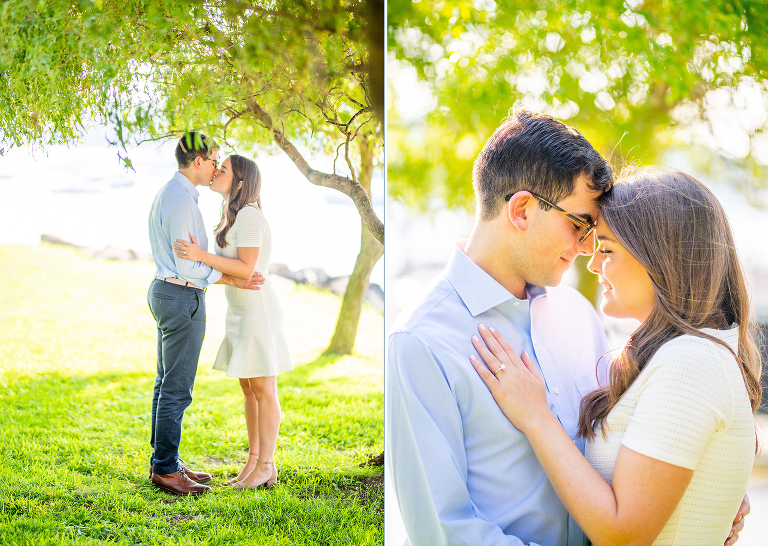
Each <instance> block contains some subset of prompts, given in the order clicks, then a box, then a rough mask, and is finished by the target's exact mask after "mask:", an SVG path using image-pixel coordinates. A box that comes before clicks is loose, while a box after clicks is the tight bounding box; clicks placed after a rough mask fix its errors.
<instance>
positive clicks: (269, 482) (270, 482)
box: [232, 461, 277, 489]
mask: <svg viewBox="0 0 768 546" xmlns="http://www.w3.org/2000/svg"><path fill="white" fill-rule="evenodd" d="M256 464H271V465H272V476H270V477H269V478H268V479H267V480H266V481H264V482H262V483H258V484H256V485H252V486H247V485H245V483H244V482H243V481H238V482H235V483H233V484H232V488H233V489H258V488H259V487H264V488H265V489H269V488H270V487H272V486H274V485H275V483H277V467H276V466H275V462H274V461H256Z"/></svg>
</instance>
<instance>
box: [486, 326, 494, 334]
mask: <svg viewBox="0 0 768 546" xmlns="http://www.w3.org/2000/svg"><path fill="white" fill-rule="evenodd" d="M488 329H489V330H490V331H491V332H493V333H496V328H494V327H493V326H489V327H488Z"/></svg>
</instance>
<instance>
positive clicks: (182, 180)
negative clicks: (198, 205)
mask: <svg viewBox="0 0 768 546" xmlns="http://www.w3.org/2000/svg"><path fill="white" fill-rule="evenodd" d="M171 180H175V181H176V182H178V183H179V184H181V186H182V187H183V188H184V190H186V192H187V193H188V194H189V196H190V197H191V198H192V199H193V200H194V199H195V198H196V197H197V196H198V195H200V192H199V191H197V188H196V187H195V185H194V184H193V183H192V181H191V180H190V179H189V178H187V177H186V176H184V175H183V174H181V173H180V172H179V171H176V172H175V173H173V178H171Z"/></svg>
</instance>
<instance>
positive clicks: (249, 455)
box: [224, 452, 259, 485]
mask: <svg viewBox="0 0 768 546" xmlns="http://www.w3.org/2000/svg"><path fill="white" fill-rule="evenodd" d="M251 457H256V461H257V462H258V460H259V454H258V453H250V452H249V453H248V461H250V460H251ZM248 461H246V463H245V466H248ZM252 471H253V470H251V471H250V472H248V474H250V473H251V472H252ZM240 472H242V470H241V471H240ZM248 474H246V475H245V476H243V478H242V479H246V478H247V477H248ZM239 481H240V475H239V474H238V475H237V476H235V477H234V478H230V479H228V480H227V481H225V482H224V485H233V484H235V483H237V482H239Z"/></svg>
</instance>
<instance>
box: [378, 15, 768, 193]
mask: <svg viewBox="0 0 768 546" xmlns="http://www.w3.org/2000/svg"><path fill="white" fill-rule="evenodd" d="M388 47H389V55H390V61H389V62H390V63H391V64H390V66H391V67H392V71H391V72H390V74H392V73H395V72H397V71H402V70H405V69H408V70H415V71H416V74H417V75H418V79H419V81H421V82H423V83H425V84H427V85H428V86H429V89H430V90H431V92H432V94H433V95H434V96H435V98H436V106H435V107H434V108H433V109H431V111H430V112H429V113H428V114H427V115H426V117H425V118H424V119H419V120H417V121H416V122H412V121H411V122H409V121H408V120H403V119H401V118H399V117H398V112H397V110H396V109H393V108H391V105H390V108H391V109H390V112H389V117H388V120H389V121H388V131H389V142H390V150H389V156H388V191H389V194H390V195H392V196H394V197H395V198H398V199H400V200H403V201H404V202H406V203H409V204H411V205H417V206H422V207H425V206H427V204H428V203H429V202H430V200H431V199H433V198H435V197H439V198H441V199H442V200H443V201H444V202H445V203H447V204H448V206H467V207H469V206H471V204H472V203H473V200H472V187H471V184H470V181H471V169H472V162H473V161H474V159H475V157H476V156H477V153H478V152H479V150H480V148H481V147H482V145H483V143H484V142H485V140H486V139H487V138H488V137H489V136H490V135H491V134H492V132H493V130H494V129H495V128H496V127H497V126H498V125H499V124H500V122H501V121H502V119H503V118H504V117H506V115H507V114H508V111H509V109H510V108H511V107H513V106H524V107H527V108H529V109H531V110H536V111H540V112H546V113H549V114H551V115H553V116H555V117H557V118H559V119H562V120H565V121H566V122H567V123H569V124H571V125H573V126H575V127H576V128H577V129H578V130H579V131H580V132H581V133H582V134H583V135H584V136H585V137H586V138H587V139H588V140H589V141H590V142H592V143H593V145H595V147H596V148H597V149H598V151H600V152H601V153H603V154H604V155H605V156H606V157H607V158H609V160H612V162H613V163H614V164H615V165H618V166H620V165H621V163H623V162H624V161H625V160H627V159H629V160H631V161H633V162H635V163H653V162H658V160H659V159H660V156H661V154H662V152H663V150H664V149H665V148H667V147H668V146H669V145H670V144H671V143H673V142H678V143H680V142H684V143H686V144H693V145H697V146H699V145H704V146H708V147H709V148H713V149H715V151H716V152H718V153H721V154H724V155H725V156H727V157H730V158H731V159H733V160H736V161H741V162H742V163H744V164H745V165H749V166H751V167H752V168H753V171H752V172H753V174H754V175H755V176H754V179H755V180H763V181H764V179H765V165H766V164H768V132H765V126H766V121H767V120H766V118H765V114H762V115H755V114H754V113H753V112H755V111H757V112H761V111H763V112H764V111H765V110H766V108H768V98H766V97H768V94H767V93H766V89H767V88H768V12H766V10H765V7H764V3H763V2H758V1H754V0H711V1H708V0H665V1H650V0H647V1H643V0H509V1H505V2H494V1H493V0H473V1H469V0H413V1H412V0H390V1H389V3H388ZM397 93H398V90H397V89H393V95H394V97H395V100H398V97H397ZM755 105H757V106H758V108H756V109H755V108H754V107H755ZM715 107H717V108H721V109H723V108H725V109H726V110H725V111H726V112H727V114H726V118H727V119H723V115H722V113H721V114H718V113H717V112H715ZM761 109H762V110H761ZM724 125H726V126H727V127H725V128H726V129H728V130H730V131H732V132H733V135H734V137H733V138H731V139H728V140H726V141H725V142H722V141H717V140H716V139H715V138H714V137H715V136H717V134H718V132H719V131H721V129H723V127H724ZM763 183H764V182H763Z"/></svg>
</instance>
